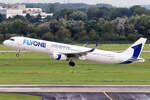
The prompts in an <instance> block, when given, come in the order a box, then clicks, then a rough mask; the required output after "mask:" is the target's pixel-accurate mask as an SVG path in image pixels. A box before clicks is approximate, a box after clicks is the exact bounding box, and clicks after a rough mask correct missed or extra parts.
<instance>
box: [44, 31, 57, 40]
mask: <svg viewBox="0 0 150 100" xmlns="http://www.w3.org/2000/svg"><path fill="white" fill-rule="evenodd" d="M42 39H44V40H49V41H53V40H54V35H53V34H52V33H51V32H47V33H45V34H44V35H43V36H42Z"/></svg>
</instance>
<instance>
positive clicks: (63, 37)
mask: <svg viewBox="0 0 150 100" xmlns="http://www.w3.org/2000/svg"><path fill="white" fill-rule="evenodd" d="M55 39H56V40H59V41H70V40H71V33H70V31H69V30H68V29H66V28H64V27H61V28H60V29H59V30H58V32H56V35H55Z"/></svg>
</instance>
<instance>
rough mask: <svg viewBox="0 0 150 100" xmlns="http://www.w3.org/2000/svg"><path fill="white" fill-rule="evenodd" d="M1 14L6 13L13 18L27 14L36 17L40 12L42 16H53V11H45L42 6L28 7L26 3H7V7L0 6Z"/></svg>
mask: <svg viewBox="0 0 150 100" xmlns="http://www.w3.org/2000/svg"><path fill="white" fill-rule="evenodd" d="M0 14H3V15H5V16H6V18H9V17H10V18H12V17H14V16H16V15H20V16H26V15H27V14H30V15H31V16H34V17H36V16H37V15H39V14H40V15H41V16H42V18H46V17H47V16H53V14H52V13H45V12H43V11H42V9H41V8H26V6H25V5H7V6H5V7H0Z"/></svg>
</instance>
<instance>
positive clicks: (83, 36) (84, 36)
mask: <svg viewBox="0 0 150 100" xmlns="http://www.w3.org/2000/svg"><path fill="white" fill-rule="evenodd" d="M76 37H77V38H78V40H79V41H88V40H89V37H88V34H87V32H86V30H82V31H81V32H80V33H79V34H78V35H77V36H76Z"/></svg>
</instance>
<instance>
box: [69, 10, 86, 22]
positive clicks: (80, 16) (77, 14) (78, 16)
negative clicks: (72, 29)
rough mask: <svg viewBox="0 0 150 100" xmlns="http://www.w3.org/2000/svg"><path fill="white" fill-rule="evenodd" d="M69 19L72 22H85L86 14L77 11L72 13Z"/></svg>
mask: <svg viewBox="0 0 150 100" xmlns="http://www.w3.org/2000/svg"><path fill="white" fill-rule="evenodd" d="M69 18H70V19H73V20H83V21H85V20H86V19H87V14H86V13H85V12H83V11H79V10H77V11H75V12H73V13H72V14H71V15H70V17H69Z"/></svg>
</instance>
